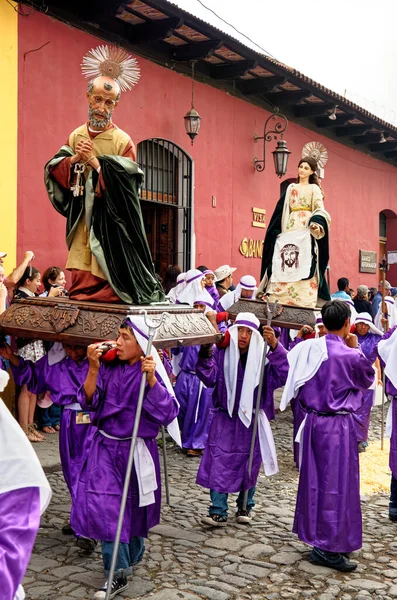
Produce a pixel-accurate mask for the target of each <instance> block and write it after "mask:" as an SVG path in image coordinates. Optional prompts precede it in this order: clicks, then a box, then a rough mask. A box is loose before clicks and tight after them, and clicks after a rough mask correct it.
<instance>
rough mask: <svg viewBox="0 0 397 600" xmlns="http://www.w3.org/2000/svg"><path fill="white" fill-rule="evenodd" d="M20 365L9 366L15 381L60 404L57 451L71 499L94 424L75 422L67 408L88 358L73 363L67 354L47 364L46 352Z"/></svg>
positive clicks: (73, 411)
mask: <svg viewBox="0 0 397 600" xmlns="http://www.w3.org/2000/svg"><path fill="white" fill-rule="evenodd" d="M19 360H20V362H19V366H18V367H12V371H13V375H14V379H15V383H16V384H17V385H23V384H24V383H26V384H27V386H28V389H29V391H30V392H33V393H34V394H42V393H44V392H46V391H47V390H48V391H49V392H50V394H51V400H52V401H53V403H54V404H57V405H58V406H62V407H63V410H62V415H61V427H60V431H59V454H60V457H61V465H62V471H63V476H64V478H65V481H66V485H67V486H68V488H69V492H70V495H71V497H72V500H73V498H74V492H75V488H76V485H77V481H78V478H79V474H80V471H81V468H82V466H83V464H84V461H85V458H86V456H87V454H88V451H89V449H90V446H91V442H92V438H93V437H94V433H95V427H93V426H92V425H90V424H87V423H80V424H77V423H76V415H77V412H78V411H77V409H76V408H68V406H73V404H76V402H77V398H76V397H77V392H78V390H79V388H80V387H81V386H82V384H83V383H84V381H85V378H86V376H87V373H88V360H87V359H86V358H85V359H84V360H83V361H81V362H80V363H76V362H75V361H74V360H72V359H71V358H69V357H67V356H66V357H65V358H63V359H62V360H61V361H60V362H58V363H55V364H54V365H51V366H50V365H49V364H48V354H46V355H45V356H43V358H41V359H40V360H38V361H37V362H36V363H32V362H31V361H25V360H24V359H22V358H20V359H19Z"/></svg>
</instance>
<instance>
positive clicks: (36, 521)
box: [0, 487, 40, 600]
mask: <svg viewBox="0 0 397 600" xmlns="http://www.w3.org/2000/svg"><path fill="white" fill-rule="evenodd" d="M39 526H40V489H39V488H35V487H29V488H21V489H17V490H12V491H10V492H5V493H4V494H0V589H1V594H0V595H1V598H2V600H14V596H15V593H16V591H17V589H18V586H19V584H20V583H21V582H22V580H23V578H24V576H25V571H26V569H27V566H28V563H29V560H30V556H31V554H32V550H33V546H34V541H35V539H36V533H37V530H38V528H39Z"/></svg>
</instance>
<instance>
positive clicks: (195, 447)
mask: <svg viewBox="0 0 397 600" xmlns="http://www.w3.org/2000/svg"><path fill="white" fill-rule="evenodd" d="M195 308H196V305H195ZM199 350H200V346H186V347H185V348H182V349H180V352H181V353H182V358H181V360H180V362H179V368H180V372H179V374H178V377H177V379H176V384H175V396H176V398H177V400H178V402H179V414H178V421H179V426H180V428H181V437H182V448H186V449H187V452H186V454H187V456H190V457H194V456H201V455H202V453H203V450H204V448H205V446H206V443H207V438H208V431H209V427H210V410H211V408H212V389H211V388H207V387H206V386H205V385H203V383H202V382H201V381H200V379H199V378H198V377H197V375H196V363H197V358H198V353H199Z"/></svg>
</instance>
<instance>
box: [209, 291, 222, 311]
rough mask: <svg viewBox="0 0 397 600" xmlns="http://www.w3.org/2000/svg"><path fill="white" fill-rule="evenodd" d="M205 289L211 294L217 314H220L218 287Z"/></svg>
mask: <svg viewBox="0 0 397 600" xmlns="http://www.w3.org/2000/svg"><path fill="white" fill-rule="evenodd" d="M205 289H206V290H207V292H208V293H209V295H210V296H211V298H212V299H213V301H214V310H216V312H220V309H219V299H220V296H219V292H218V290H217V289H216V286H215V285H211V287H207V286H205ZM222 310H223V309H222Z"/></svg>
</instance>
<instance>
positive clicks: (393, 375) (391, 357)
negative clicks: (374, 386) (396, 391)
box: [378, 329, 397, 388]
mask: <svg viewBox="0 0 397 600" xmlns="http://www.w3.org/2000/svg"><path fill="white" fill-rule="evenodd" d="M378 352H379V356H380V357H381V359H382V360H383V362H384V363H385V365H386V366H385V375H386V377H388V378H389V379H390V381H391V383H392V384H393V386H394V387H395V388H397V329H396V330H395V331H394V332H393V333H392V335H391V336H390V337H389V338H387V340H381V341H380V342H379V344H378Z"/></svg>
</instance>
